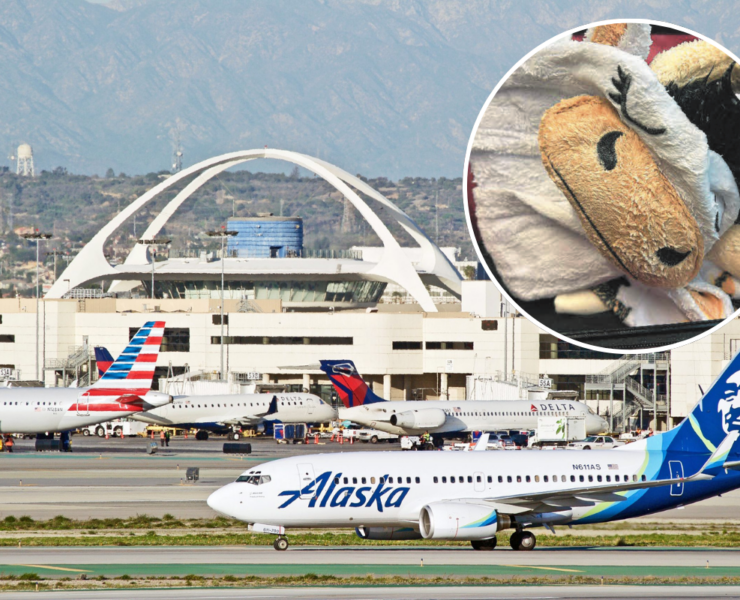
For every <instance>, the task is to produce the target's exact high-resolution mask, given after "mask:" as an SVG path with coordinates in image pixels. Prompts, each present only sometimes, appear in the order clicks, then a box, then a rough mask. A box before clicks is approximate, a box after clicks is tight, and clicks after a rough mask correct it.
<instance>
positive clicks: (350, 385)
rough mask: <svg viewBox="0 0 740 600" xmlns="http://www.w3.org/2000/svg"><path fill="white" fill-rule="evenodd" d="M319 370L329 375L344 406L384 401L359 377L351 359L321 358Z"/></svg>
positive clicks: (349, 406)
mask: <svg viewBox="0 0 740 600" xmlns="http://www.w3.org/2000/svg"><path fill="white" fill-rule="evenodd" d="M319 363H320V364H321V370H322V371H323V372H324V373H326V374H327V375H328V376H329V379H330V380H331V382H332V384H333V385H334V389H335V390H336V392H337V395H338V396H339V399H340V400H341V401H342V404H344V406H345V407H346V408H352V407H353V406H363V405H365V404H373V403H375V402H385V400H383V398H381V397H380V396H377V395H376V394H375V392H373V391H372V390H371V389H370V386H368V385H367V383H365V380H364V379H363V378H362V377H360V374H359V373H358V372H357V368H356V367H355V363H353V362H352V361H351V360H321V361H319Z"/></svg>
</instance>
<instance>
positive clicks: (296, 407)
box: [95, 347, 337, 440]
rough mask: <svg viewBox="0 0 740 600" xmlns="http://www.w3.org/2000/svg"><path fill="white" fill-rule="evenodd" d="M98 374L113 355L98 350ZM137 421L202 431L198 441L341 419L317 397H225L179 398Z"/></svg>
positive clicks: (300, 394) (137, 417)
mask: <svg viewBox="0 0 740 600" xmlns="http://www.w3.org/2000/svg"><path fill="white" fill-rule="evenodd" d="M95 358H96V361H97V364H98V370H99V371H102V370H103V369H104V368H105V365H106V363H108V362H109V361H110V353H109V352H108V351H107V350H106V349H105V348H102V347H96V348H95ZM131 418H132V419H135V420H137V421H142V422H144V423H151V424H154V425H163V426H165V427H178V428H183V429H198V433H197V434H196V438H197V439H200V440H205V439H208V432H209V431H214V432H218V433H226V432H229V431H230V432H231V434H230V435H231V437H232V438H233V439H239V438H240V437H241V434H240V433H239V430H240V429H241V428H242V427H254V426H257V425H261V424H263V423H264V422H265V421H276V422H280V423H326V422H327V421H333V420H335V419H336V418H337V411H336V410H335V409H334V408H333V407H331V406H330V405H329V404H327V403H326V402H324V401H323V400H322V399H321V398H319V397H318V396H315V395H314V394H304V393H287V394H283V393H281V394H224V395H203V396H175V397H174V400H173V402H172V403H171V404H167V405H166V406H162V407H160V408H156V409H153V410H149V411H147V412H145V413H141V414H138V415H133V416H132V417H131Z"/></svg>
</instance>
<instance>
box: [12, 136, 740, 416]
mask: <svg viewBox="0 0 740 600" xmlns="http://www.w3.org/2000/svg"><path fill="white" fill-rule="evenodd" d="M255 158H277V159H280V160H288V161H290V162H293V163H294V164H297V165H299V166H301V167H304V168H306V169H309V170H311V171H313V172H314V173H316V174H317V175H318V176H320V177H323V178H324V179H326V181H328V182H329V183H330V184H332V185H333V186H334V187H335V188H336V189H337V190H339V191H340V192H341V193H342V194H343V196H344V197H345V198H346V199H348V201H350V202H352V204H353V205H354V207H355V208H356V209H357V210H358V211H359V212H360V214H361V215H362V216H363V217H364V218H365V219H366V221H367V222H368V224H369V225H370V226H371V227H372V228H373V230H374V231H375V233H376V234H377V235H378V237H379V238H380V240H381V242H382V246H378V247H373V248H354V249H352V250H350V251H347V252H343V253H337V254H335V255H327V256H316V255H315V254H311V253H308V252H306V251H305V250H304V249H303V247H302V238H303V231H302V227H303V224H302V221H301V220H300V218H296V217H288V218H279V217H271V216H263V217H254V218H249V219H235V220H233V221H231V222H229V224H228V229H227V231H234V232H236V234H235V235H233V236H229V238H228V240H224V241H225V242H226V241H227V242H228V245H225V251H224V252H223V253H208V252H205V251H204V252H202V253H200V254H199V255H197V256H185V257H173V258H168V259H167V260H163V261H157V260H156V258H155V257H154V256H153V255H152V253H151V252H149V251H148V247H149V245H147V244H146V243H141V244H135V245H134V247H133V250H132V251H131V253H130V254H129V256H128V258H127V259H126V260H125V261H124V262H123V264H119V265H115V266H114V265H111V264H109V263H108V260H107V259H106V258H105V256H104V255H103V245H104V243H105V241H106V240H107V238H108V237H109V236H110V235H111V234H112V233H113V232H114V231H115V230H116V229H117V228H118V227H120V225H121V223H123V222H124V221H125V220H126V219H128V218H130V217H132V216H133V215H134V214H136V212H137V211H138V210H140V209H141V208H143V207H144V206H146V205H147V203H148V202H149V201H151V200H153V199H155V198H157V197H158V195H159V194H160V193H162V192H164V191H165V190H170V191H173V190H175V189H179V192H178V193H177V194H176V195H175V196H174V198H173V199H172V200H171V201H170V202H169V203H168V204H166V206H165V207H164V208H163V209H162V211H161V212H160V213H159V214H158V216H157V217H156V218H155V219H154V220H153V221H152V223H151V224H150V225H149V227H148V228H147V230H146V231H145V232H144V233H143V234H142V236H141V239H142V240H155V239H156V238H157V235H158V234H159V233H160V231H161V230H162V228H163V227H164V225H165V224H166V222H167V220H168V219H169V218H170V217H171V216H172V215H173V214H174V213H175V211H176V210H177V208H178V207H179V206H180V205H181V204H182V202H184V201H185V200H186V199H187V198H188V197H189V196H190V195H191V194H192V193H193V192H194V191H195V190H196V189H198V187H199V186H201V185H203V184H204V183H205V182H206V181H208V180H209V179H210V178H211V177H214V176H215V175H216V174H218V173H219V172H221V171H223V170H224V169H226V168H229V167H231V166H234V165H237V164H241V163H244V162H246V161H249V160H253V159H255ZM178 182H179V184H180V187H179V188H178V187H175V188H172V186H177V185H178ZM364 197H369V198H372V199H373V200H374V201H375V203H376V204H375V206H378V205H379V206H380V207H382V210H383V213H384V214H383V216H384V218H385V220H386V221H388V220H390V221H392V222H393V223H395V225H397V226H399V227H400V228H402V229H403V230H404V231H406V232H407V233H409V235H410V236H411V237H412V238H413V240H414V242H415V243H416V246H414V247H404V246H401V244H400V243H399V241H398V240H397V238H396V236H394V234H393V233H392V232H391V229H390V228H389V227H388V226H387V225H386V224H385V223H384V221H383V220H381V219H380V218H379V216H378V214H377V212H378V210H379V209H377V208H376V209H375V210H374V209H373V208H371V207H370V205H369V203H368V202H366V201H365V200H364V199H363V198H364ZM451 258H452V256H451V254H450V253H449V252H447V253H446V252H444V251H443V250H441V249H440V248H438V247H437V246H436V245H435V244H434V243H433V242H432V241H431V240H430V239H429V238H428V236H426V234H425V233H424V232H423V231H422V230H421V229H420V228H419V227H418V226H417V225H416V224H415V223H414V222H413V220H412V219H410V218H409V217H408V215H406V214H405V213H403V212H402V211H401V210H400V209H398V207H396V206H395V205H394V204H392V203H391V202H390V201H389V200H388V199H386V198H385V197H383V196H382V195H381V194H379V193H378V192H377V191H376V190H374V189H373V188H371V187H370V186H368V185H367V184H366V183H364V182H363V181H361V180H360V179H358V178H356V177H353V176H351V175H349V174H348V173H346V172H344V171H342V170H341V169H338V168H337V167H335V166H333V165H329V164H328V163H325V162H323V161H319V160H317V159H312V158H311V157H307V156H304V155H300V154H296V153H293V152H285V151H280V150H268V149H261V150H253V151H246V152H237V153H232V154H228V155H223V156H220V157H216V158H214V159H210V160H208V161H204V162H203V163H199V164H198V165H195V166H193V167H191V168H189V169H186V170H184V171H181V172H180V173H178V174H176V175H173V176H172V177H170V178H168V179H166V180H165V181H163V182H162V183H161V184H159V185H158V186H156V187H155V188H153V189H152V190H149V191H148V192H146V193H145V194H144V195H143V196H141V197H140V198H139V199H137V200H135V201H134V202H133V203H132V204H131V205H129V207H127V208H126V209H125V210H124V211H122V212H121V213H119V215H117V216H116V217H115V218H114V219H113V220H112V221H111V222H110V223H108V224H107V225H106V226H105V227H103V228H102V229H101V231H100V232H99V233H98V234H97V235H96V236H94V237H93V239H92V240H91V241H90V242H89V243H88V244H87V245H86V246H85V248H83V250H82V251H81V252H80V253H79V254H78V255H77V257H76V258H75V259H74V260H73V261H72V263H71V264H70V265H69V266H68V267H67V269H66V270H65V272H64V273H63V274H62V275H60V276H59V278H58V279H57V281H56V283H55V284H54V285H53V286H52V288H51V289H50V291H49V292H48V293H47V294H46V296H45V298H43V299H42V300H41V302H40V303H39V304H38V307H39V308H38V312H37V309H36V307H37V304H36V301H35V299H23V298H16V299H2V300H0V368H1V369H3V371H2V372H3V373H4V375H5V377H6V378H11V379H21V380H33V379H43V380H44V381H45V383H46V384H47V385H64V384H69V383H70V382H71V381H72V380H75V379H77V380H78V382H79V383H80V384H81V385H84V384H85V383H86V382H88V381H89V378H90V376H91V375H92V377H93V378H94V377H95V373H94V364H93V356H94V355H93V353H92V350H93V348H94V347H95V346H105V347H107V348H108V350H110V352H111V353H112V354H113V355H114V356H115V355H116V354H117V353H118V352H120V351H121V350H122V349H123V348H124V347H125V345H126V343H127V342H128V340H129V339H130V337H131V335H133V333H134V332H135V331H136V330H137V329H138V328H139V327H140V326H141V325H143V324H144V323H145V322H147V321H150V320H161V321H164V322H165V323H166V328H165V336H164V340H163V343H162V349H161V352H160V354H159V360H158V363H157V368H158V375H159V376H160V377H163V378H166V377H173V376H180V377H184V378H188V377H189V378H196V379H201V380H226V381H228V386H226V387H228V389H229V390H230V391H240V390H241V391H246V390H247V389H252V388H253V387H254V385H255V384H262V385H280V386H291V388H292V389H299V388H305V389H310V390H311V391H314V392H318V393H320V394H321V395H322V396H324V397H327V398H328V397H329V396H330V395H331V387H330V385H329V382H328V379H327V378H326V377H325V376H324V375H323V373H322V372H321V371H320V370H319V360H321V359H351V360H353V361H354V362H355V364H356V365H357V368H358V370H359V371H360V373H361V374H362V375H363V376H364V377H365V378H366V379H367V380H369V381H370V382H372V385H373V387H374V389H375V391H376V392H377V393H379V394H380V395H381V396H384V397H386V398H389V399H391V400H401V399H418V400H425V399H450V400H461V399H470V400H475V399H483V398H486V399H516V398H527V397H529V395H530V394H532V392H533V391H536V390H542V389H548V388H552V389H556V390H576V391H578V393H579V396H580V397H581V398H585V399H586V400H587V401H588V402H589V403H590V404H591V406H592V407H593V408H594V409H595V410H597V411H598V412H599V413H600V414H602V415H608V416H610V417H611V419H612V421H613V428H614V429H615V430H620V429H622V428H623V427H635V426H640V425H641V424H642V425H643V426H645V425H647V424H649V422H650V421H651V419H652V415H653V413H654V412H655V414H656V415H657V420H658V425H657V427H658V428H664V427H666V426H669V425H671V424H673V423H675V422H676V421H677V420H680V419H682V418H683V417H685V416H686V415H687V414H688V411H689V410H690V409H691V408H692V406H693V405H694V404H695V402H696V401H697V400H698V399H699V397H700V391H699V386H702V388H704V389H707V388H708V386H709V385H710V384H711V382H712V380H713V379H714V377H716V376H717V375H718V374H719V373H720V372H721V370H722V368H723V367H724V366H725V365H726V364H727V362H728V361H729V359H730V357H731V356H732V355H733V354H734V353H735V352H736V351H737V350H738V349H739V348H740V346H738V344H739V343H740V323H738V321H737V320H735V321H733V322H732V323H730V324H729V325H727V326H725V327H724V328H723V329H722V330H721V332H720V333H712V334H710V335H708V336H706V337H704V338H703V339H702V340H700V341H698V342H694V343H693V344H689V345H685V346H682V347H680V348H678V349H675V350H673V351H671V352H670V353H665V354H653V355H646V356H625V357H622V356H620V355H615V354H607V353H601V352H593V351H590V350H585V349H583V348H580V347H577V346H574V345H571V344H567V343H565V342H562V341H560V340H559V339H558V338H556V337H555V336H552V335H550V334H549V333H547V332H545V331H542V330H540V329H539V328H537V327H536V326H535V325H533V324H532V323H530V321H529V320H528V319H526V318H524V317H521V316H517V315H515V314H514V313H513V311H511V310H510V311H507V310H506V304H505V302H503V301H502V297H501V294H500V292H499V291H498V289H497V288H496V287H495V285H494V284H493V283H492V282H490V281H486V280H481V281H478V280H463V278H462V277H461V275H460V273H459V272H458V270H457V269H456V268H455V265H454V264H453V262H452V260H451ZM222 277H223V286H222V283H221V281H222ZM152 282H153V285H152ZM101 284H102V287H103V289H104V290H105V293H101V291H100V287H101ZM387 286H396V287H398V286H401V287H402V288H403V289H404V290H405V291H406V292H407V295H408V297H409V298H410V299H411V301H410V302H407V303H394V302H386V301H385V300H387V297H386V298H385V300H384V297H383V294H384V291H385V290H386V287H387ZM96 288H97V289H96ZM437 292H442V293H437ZM222 294H223V298H224V301H223V307H222V306H221V304H222V302H221V297H222ZM450 300H452V301H450ZM222 310H223V315H224V316H223V323H222V318H221V314H222ZM222 331H223V334H222ZM37 332H38V335H37ZM37 349H38V352H37ZM222 352H223V365H224V369H223V373H222V372H221V364H222ZM250 386H251V387H250ZM226 387H225V388H224V389H226Z"/></svg>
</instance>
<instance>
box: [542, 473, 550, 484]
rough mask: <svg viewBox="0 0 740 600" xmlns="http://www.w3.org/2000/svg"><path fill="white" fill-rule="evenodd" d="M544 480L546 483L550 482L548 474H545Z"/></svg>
mask: <svg viewBox="0 0 740 600" xmlns="http://www.w3.org/2000/svg"><path fill="white" fill-rule="evenodd" d="M543 481H544V482H545V483H547V482H549V481H550V480H549V479H548V478H547V475H545V476H544V479H543Z"/></svg>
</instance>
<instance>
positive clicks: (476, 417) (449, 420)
mask: <svg viewBox="0 0 740 600" xmlns="http://www.w3.org/2000/svg"><path fill="white" fill-rule="evenodd" d="M319 362H320V363H321V370H322V371H324V373H326V374H327V375H328V376H329V379H330V380H331V382H332V384H334V389H335V390H336V391H337V394H338V395H339V398H340V399H341V400H342V404H344V406H345V408H344V409H342V408H340V409H339V418H340V419H341V420H343V421H345V420H346V421H352V422H354V423H358V424H360V425H365V426H366V427H372V428H373V429H380V430H381V431H387V432H388V433H395V434H398V435H419V434H421V433H424V432H429V433H431V434H432V435H433V436H434V437H439V436H441V437H444V435H445V434H447V435H451V434H457V433H470V432H471V431H497V430H502V429H505V430H509V429H523V430H529V429H535V428H536V427H537V417H538V416H549V417H565V416H578V415H584V416H585V417H586V433H587V434H588V435H592V434H595V433H599V432H601V431H606V430H607V428H608V427H609V424H608V423H607V422H606V421H605V420H604V419H602V418H601V417H599V416H598V415H596V414H595V413H594V411H593V410H591V409H590V408H589V407H588V406H587V405H585V404H583V403H582V402H574V401H570V400H568V401H563V400H536V401H534V400H532V401H530V400H491V401H488V400H476V401H463V402H456V401H454V400H425V401H413V400H412V401H409V400H404V401H398V402H395V401H394V402H389V401H388V400H384V399H383V398H380V397H379V396H377V395H376V394H375V393H374V392H373V391H372V390H371V389H370V386H368V385H367V383H365V381H364V380H363V379H362V377H361V376H360V374H359V373H358V372H357V369H356V368H355V364H354V363H353V362H352V361H351V360H322V361H319Z"/></svg>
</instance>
